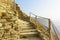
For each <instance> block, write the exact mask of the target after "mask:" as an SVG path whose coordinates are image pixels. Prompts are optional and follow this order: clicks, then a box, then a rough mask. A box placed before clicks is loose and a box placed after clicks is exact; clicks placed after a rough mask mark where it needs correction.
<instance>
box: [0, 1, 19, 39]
mask: <svg viewBox="0 0 60 40" xmlns="http://www.w3.org/2000/svg"><path fill="white" fill-rule="evenodd" d="M13 5H16V4H14V3H13V2H12V1H10V0H9V1H6V2H5V1H3V0H0V39H2V40H3V39H5V40H9V39H8V38H11V37H13V35H14V36H15V37H16V38H17V36H16V35H18V34H19V33H17V32H19V30H18V26H19V24H17V21H18V12H17V11H16V10H15V9H14V6H13ZM15 30H16V31H15ZM17 30H18V31H17Z"/></svg>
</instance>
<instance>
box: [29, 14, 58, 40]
mask: <svg viewBox="0 0 60 40" xmlns="http://www.w3.org/2000/svg"><path fill="white" fill-rule="evenodd" d="M31 14H32V15H34V16H35V19H36V20H37V17H41V16H37V15H35V14H33V13H30V17H31ZM41 18H44V19H47V20H48V27H49V28H48V30H49V40H51V27H52V26H53V24H52V21H51V20H50V19H49V18H45V17H41ZM51 24H52V26H51ZM53 30H54V32H55V34H56V36H57V33H56V31H55V29H54V27H53ZM57 39H58V40H59V38H58V36H57Z"/></svg>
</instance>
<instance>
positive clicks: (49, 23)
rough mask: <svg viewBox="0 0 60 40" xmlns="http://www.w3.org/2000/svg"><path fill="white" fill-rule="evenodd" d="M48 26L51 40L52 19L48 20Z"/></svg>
mask: <svg viewBox="0 0 60 40" xmlns="http://www.w3.org/2000/svg"><path fill="white" fill-rule="evenodd" d="M48 26H49V40H51V32H50V31H51V22H50V19H48Z"/></svg>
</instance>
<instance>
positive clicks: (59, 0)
mask: <svg viewBox="0 0 60 40" xmlns="http://www.w3.org/2000/svg"><path fill="white" fill-rule="evenodd" d="M15 1H16V3H17V4H19V6H20V9H21V10H22V11H23V12H25V13H26V14H27V15H29V13H30V12H32V13H33V14H35V15H38V16H42V17H46V18H50V19H51V20H52V21H53V22H54V24H55V25H56V27H57V29H58V30H60V0H15Z"/></svg>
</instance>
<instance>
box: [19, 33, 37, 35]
mask: <svg viewBox="0 0 60 40" xmlns="http://www.w3.org/2000/svg"><path fill="white" fill-rule="evenodd" d="M32 34H33V35H34V34H37V32H25V33H20V35H32Z"/></svg>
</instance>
